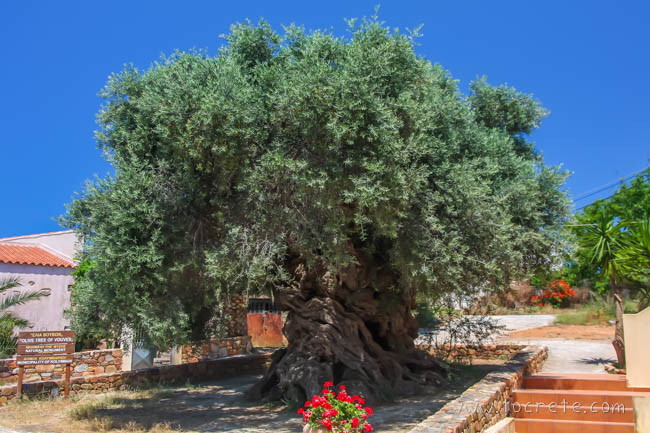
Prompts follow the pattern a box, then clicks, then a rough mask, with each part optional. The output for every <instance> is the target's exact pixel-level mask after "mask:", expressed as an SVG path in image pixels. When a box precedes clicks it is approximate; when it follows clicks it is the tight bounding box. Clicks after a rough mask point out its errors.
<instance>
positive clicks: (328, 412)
mask: <svg viewBox="0 0 650 433" xmlns="http://www.w3.org/2000/svg"><path fill="white" fill-rule="evenodd" d="M338 414H339V411H338V410H336V409H330V410H326V411H325V412H323V416H327V417H330V416H336V415H338Z"/></svg>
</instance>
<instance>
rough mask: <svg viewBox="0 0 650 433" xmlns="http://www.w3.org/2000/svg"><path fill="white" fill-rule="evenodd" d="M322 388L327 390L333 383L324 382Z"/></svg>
mask: <svg viewBox="0 0 650 433" xmlns="http://www.w3.org/2000/svg"><path fill="white" fill-rule="evenodd" d="M323 386H324V387H325V388H328V387H330V386H334V382H332V381H330V380H328V381H327V382H325V383H324V384H323Z"/></svg>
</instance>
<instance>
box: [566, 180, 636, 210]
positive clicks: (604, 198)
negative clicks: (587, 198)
mask: <svg viewBox="0 0 650 433" xmlns="http://www.w3.org/2000/svg"><path fill="white" fill-rule="evenodd" d="M638 186H639V185H630V186H629V188H634V187H638ZM615 195H616V193H614V194H611V195H608V196H607V197H603V198H599V199H597V200H594V201H592V202H591V203H587V204H586V205H583V206H580V207H579V208H577V209H576V210H575V211H576V212H577V211H579V210H582V209H584V208H586V207H587V206H591V205H592V204H594V203H596V202H598V201H601V200H607V199H608V198H612V197H614V196H615Z"/></svg>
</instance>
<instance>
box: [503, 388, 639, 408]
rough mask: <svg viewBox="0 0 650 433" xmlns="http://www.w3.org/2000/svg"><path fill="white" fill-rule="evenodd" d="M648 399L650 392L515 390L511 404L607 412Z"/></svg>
mask: <svg viewBox="0 0 650 433" xmlns="http://www.w3.org/2000/svg"><path fill="white" fill-rule="evenodd" d="M634 396H642V397H650V392H632V391H596V390H560V389H517V390H515V391H513V393H512V399H511V402H512V403H513V404H515V403H518V404H519V405H521V406H524V405H526V404H528V405H534V404H536V403H543V404H547V405H548V404H551V403H555V404H556V405H558V406H567V407H572V406H573V405H574V404H579V405H580V406H581V407H586V408H589V409H590V408H592V407H594V408H599V409H603V410H609V409H610V408H613V407H614V406H616V407H620V406H625V407H633V406H634V403H633V400H632V399H633V397H634Z"/></svg>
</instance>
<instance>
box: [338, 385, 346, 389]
mask: <svg viewBox="0 0 650 433" xmlns="http://www.w3.org/2000/svg"><path fill="white" fill-rule="evenodd" d="M339 389H347V388H346V386H345V385H339Z"/></svg>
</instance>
